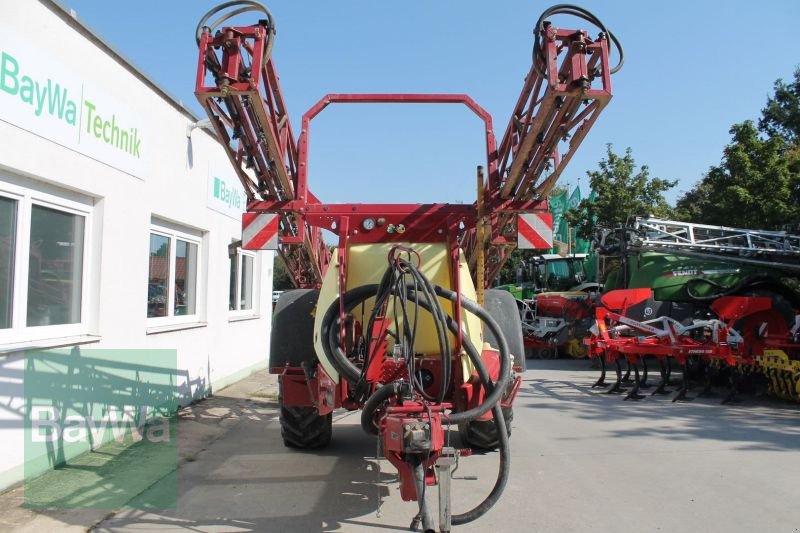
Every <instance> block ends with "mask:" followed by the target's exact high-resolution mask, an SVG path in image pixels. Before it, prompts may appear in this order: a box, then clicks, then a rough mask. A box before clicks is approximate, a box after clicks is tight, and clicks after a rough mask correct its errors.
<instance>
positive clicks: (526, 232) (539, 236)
mask: <svg viewBox="0 0 800 533" xmlns="http://www.w3.org/2000/svg"><path fill="white" fill-rule="evenodd" d="M552 247H553V215H552V214H550V213H525V214H524V215H517V248H520V249H523V250H543V249H546V248H552Z"/></svg>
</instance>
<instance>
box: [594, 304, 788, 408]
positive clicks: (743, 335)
mask: <svg viewBox="0 0 800 533" xmlns="http://www.w3.org/2000/svg"><path fill="white" fill-rule="evenodd" d="M600 303H601V305H599V306H598V307H597V308H596V310H595V317H596V324H595V325H594V326H593V327H592V330H591V332H592V333H591V336H590V337H589V338H587V339H585V341H584V343H585V344H586V345H587V346H588V351H589V357H597V358H598V359H599V361H600V365H601V375H600V379H598V380H597V382H596V383H595V384H594V385H593V387H598V386H602V385H605V384H606V381H605V378H606V365H607V364H608V363H613V364H614V365H615V369H616V380H615V381H614V383H613V384H612V385H611V387H610V388H609V389H608V393H619V392H627V394H626V395H625V399H626V400H628V399H634V400H639V399H642V398H644V396H643V395H641V394H640V391H641V390H642V389H643V388H645V387H647V386H648V384H647V378H648V375H647V372H648V369H647V359H648V358H651V359H653V358H654V359H656V360H657V361H658V363H659V368H660V374H661V380H660V382H659V383H658V385H657V386H656V388H655V390H654V391H653V393H652V394H668V393H669V392H670V391H668V390H667V389H666V387H667V385H668V384H669V379H670V374H671V367H672V360H674V361H675V362H676V363H677V364H678V365H679V366H680V367H681V368H682V369H683V377H682V379H681V384H680V388H679V390H678V391H677V393H676V394H675V396H674V397H673V399H672V401H673V402H674V401H678V400H690V399H691V398H689V397H688V396H687V392H688V391H689V377H690V364H693V363H697V366H698V367H702V368H703V369H704V374H705V386H704V388H703V391H702V392H701V393H700V395H701V396H703V395H707V394H708V393H709V392H710V390H711V385H712V381H713V378H714V377H715V376H716V375H718V374H719V373H720V371H722V370H727V372H728V374H729V380H730V384H731V389H730V392H729V393H728V395H727V396H726V397H725V399H724V400H723V403H727V402H730V401H732V400H734V399H735V398H736V395H737V393H738V392H739V387H740V384H741V381H742V378H743V377H749V376H751V375H753V374H757V373H758V374H761V375H764V376H766V377H767V378H768V379H769V380H770V392H772V393H773V394H775V395H777V396H781V397H786V398H790V399H795V400H797V399H798V398H800V379H798V378H800V316H798V317H797V318H796V320H795V326H794V327H793V328H792V329H791V330H790V329H789V328H788V327H787V326H786V322H785V320H784V318H783V317H782V316H781V315H780V314H779V313H778V312H777V311H775V310H773V308H772V300H771V299H770V298H764V297H751V296H724V297H721V298H718V299H717V300H715V301H714V302H713V303H712V304H711V305H710V308H711V311H712V312H713V316H711V317H709V318H705V319H697V318H693V319H688V320H684V321H682V322H681V321H679V320H676V319H675V318H672V317H669V316H657V317H654V318H650V319H645V320H641V321H640V320H638V319H637V318H638V317H640V316H642V317H648V316H652V315H654V314H656V313H655V312H654V309H655V308H656V307H657V302H655V301H654V300H653V293H652V290H651V289H623V290H615V291H610V292H608V293H606V294H604V295H603V296H602V297H601V298H600ZM634 317H636V318H634ZM623 361H624V362H625V363H626V364H627V370H626V372H625V375H624V376H623V371H622V366H621V363H622V362H623ZM631 370H632V371H633V372H634V379H633V385H632V387H631V388H630V389H629V390H628V389H627V388H625V387H624V386H623V382H628V381H630V373H631ZM640 370H641V372H640ZM795 370H796V371H797V372H796V371H795Z"/></svg>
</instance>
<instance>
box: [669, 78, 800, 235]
mask: <svg viewBox="0 0 800 533" xmlns="http://www.w3.org/2000/svg"><path fill="white" fill-rule="evenodd" d="M730 134H731V142H730V144H728V145H727V146H726V147H725V150H724V152H723V155H722V161H721V162H720V164H719V165H717V166H712V167H711V168H710V169H709V170H708V173H706V174H705V176H703V178H702V179H701V180H700V181H699V182H698V183H697V184H696V185H695V186H694V188H692V189H691V190H690V191H688V192H687V193H686V194H684V195H683V196H682V197H681V198H679V199H678V203H677V213H678V216H679V217H681V218H683V219H685V220H688V221H691V222H702V223H706V224H716V225H725V226H734V227H742V228H753V229H756V228H758V229H775V228H781V227H784V226H795V225H797V224H798V223H800V69H797V70H795V73H794V80H793V81H792V82H791V83H784V82H783V80H778V81H776V82H775V93H774V95H773V96H771V97H769V98H768V99H767V105H766V106H765V107H764V109H763V110H762V111H761V118H760V119H759V121H758V127H756V125H755V123H754V122H752V121H745V122H742V123H741V124H734V125H733V127H731V129H730Z"/></svg>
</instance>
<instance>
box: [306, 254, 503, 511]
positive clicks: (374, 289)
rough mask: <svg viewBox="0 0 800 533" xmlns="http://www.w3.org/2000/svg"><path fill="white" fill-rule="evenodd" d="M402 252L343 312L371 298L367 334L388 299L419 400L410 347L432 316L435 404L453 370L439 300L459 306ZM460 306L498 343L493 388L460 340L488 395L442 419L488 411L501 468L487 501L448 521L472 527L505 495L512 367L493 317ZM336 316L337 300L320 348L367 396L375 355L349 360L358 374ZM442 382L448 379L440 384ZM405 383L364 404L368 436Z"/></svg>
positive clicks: (474, 351) (349, 296)
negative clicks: (437, 362)
mask: <svg viewBox="0 0 800 533" xmlns="http://www.w3.org/2000/svg"><path fill="white" fill-rule="evenodd" d="M403 251H404V252H406V254H407V257H406V258H402V257H399V256H392V254H391V253H390V266H389V268H388V269H387V270H386V272H385V273H384V275H383V277H382V279H381V282H380V284H377V285H376V284H371V285H362V286H360V287H356V288H354V289H351V290H349V291H347V292H345V293H344V295H343V296H342V301H343V307H344V310H345V313H346V314H347V313H350V312H351V311H353V310H354V309H355V308H356V307H358V306H359V305H362V304H364V303H365V302H366V301H367V300H369V299H371V298H375V303H374V306H373V311H372V313H371V315H370V319H369V321H368V325H367V329H366V330H365V331H366V332H372V331H373V329H372V328H373V325H374V322H375V320H377V319H378V317H379V316H381V313H382V312H384V311H385V310H386V309H387V308H388V306H389V305H390V299H393V301H392V302H391V305H392V309H393V310H394V311H395V312H394V317H395V322H394V325H395V331H393V332H390V333H389V334H390V335H392V336H393V337H394V338H395V341H397V344H398V345H399V346H400V352H401V355H402V356H403V358H404V359H405V361H406V363H407V364H408V363H409V362H411V365H412V366H409V375H408V379H409V382H410V385H411V388H412V390H413V391H415V392H416V393H418V394H420V395H421V396H422V397H423V398H430V395H427V394H425V391H424V390H422V389H423V386H422V383H420V382H419V380H418V379H417V378H416V377H415V374H414V372H413V368H414V367H413V359H414V350H413V347H414V344H413V341H414V340H416V332H417V320H418V316H419V310H420V309H423V310H425V311H426V312H428V313H429V314H431V316H432V317H433V321H434V324H435V327H436V332H437V338H438V339H439V343H440V349H441V350H443V351H442V352H441V354H440V355H441V363H442V366H443V369H444V367H445V366H446V367H447V370H446V373H445V372H443V374H442V377H443V379H442V386H441V388H440V391H439V394H437V396H436V398H435V399H434V401H436V402H437V403H442V400H443V398H444V394H445V393H446V391H447V389H448V388H449V381H450V379H451V376H450V369H451V367H452V355H451V353H450V340H449V334H448V331H449V332H450V333H452V334H454V335H456V334H458V330H459V325H458V324H457V323H456V322H455V320H453V318H452V317H450V316H449V315H448V314H447V313H445V312H444V309H443V308H442V306H441V303H440V301H439V298H443V299H446V300H449V301H451V302H454V303H455V302H457V301H458V294H457V293H456V292H455V291H452V290H450V289H447V288H445V287H441V286H438V285H434V284H433V283H431V281H430V280H429V279H428V278H426V277H425V276H424V275H423V274H422V273H421V272H420V271H419V263H417V264H414V261H413V260H412V258H411V254H412V253H415V252H413V251H411V250H408V249H404V250H403ZM417 257H418V256H417ZM412 303H413V311H414V312H413V313H411V312H410V310H411V309H412V308H410V307H409V305H410V304H412ZM461 305H462V307H463V309H465V310H466V311H467V312H469V313H472V314H474V315H475V316H477V317H478V318H479V319H480V320H481V321H482V322H483V324H484V325H485V326H486V328H487V329H488V330H490V331H491V332H492V334H493V335H494V337H495V339H497V343H498V348H499V351H500V375H499V378H498V380H497V382H492V379H491V376H490V375H489V371H488V369H487V368H486V365H485V364H484V362H483V359H482V358H481V352H480V351H479V349H478V348H476V347H475V346H474V345H473V344H472V342H471V341H470V339H469V338H468V337H467V336H464V337H463V339H462V344H463V347H464V350H465V351H466V353H467V356H468V357H469V358H470V360H471V361H472V364H473V365H474V366H475V369H476V371H477V373H478V376H479V379H480V380H481V383H482V384H483V386H484V388H485V389H486V391H487V396H486V397H485V398H484V401H483V403H481V404H480V405H478V406H476V407H473V408H472V409H468V410H466V411H462V412H456V413H450V414H449V415H447V416H446V417H445V418H446V421H447V423H448V424H460V423H466V422H470V421H472V420H476V419H477V418H478V417H480V416H482V415H484V414H485V413H487V412H488V411H489V410H491V411H492V414H493V419H494V423H495V428H496V430H497V435H498V438H499V451H500V464H499V467H498V475H497V478H496V481H495V484H494V486H493V488H492V490H491V491H490V493H489V495H488V496H487V497H486V498H485V499H484V500H483V502H481V503H480V504H479V505H477V506H476V507H475V508H473V509H472V510H470V511H467V512H465V513H461V514H454V515H453V516H452V523H453V525H459V524H466V523H468V522H472V521H473V520H476V519H477V518H479V517H481V516H483V515H484V514H485V513H486V512H487V511H488V510H489V509H491V507H492V506H493V505H494V504H495V503H496V502H497V501H498V500H499V498H500V495H501V494H502V492H503V490H504V489H505V486H506V483H507V481H508V476H509V473H510V471H511V462H510V448H509V442H508V430H507V428H506V422H505V418H504V416H503V410H502V408H501V406H500V400H501V399H502V396H503V394H504V392H505V391H506V390H507V388H508V385H509V383H510V381H511V370H512V362H511V355H510V352H509V349H508V343H507V342H506V339H505V336H504V335H503V332H502V330H501V328H500V326H499V324H497V322H496V321H495V320H494V319H493V318H492V316H491V315H490V314H489V313H488V312H487V311H486V310H485V309H483V307H481V306H480V305H478V303H477V302H474V301H472V300H470V299H467V298H464V297H463V296H462V297H461ZM339 311H340V305H339V299H336V300H335V301H334V302H332V303H331V305H330V306H329V307H328V309H327V311H326V312H325V315H324V316H323V319H322V331H321V336H322V339H323V342H322V347H323V350H324V351H325V354H326V356H327V358H328V360H329V361H331V363H332V364H333V365H334V367H335V368H336V369H337V371H338V372H339V373H340V374H341V375H342V376H343V377H344V378H345V379H346V380H347V381H348V382H349V383H350V384H352V385H353V386H354V389H355V391H356V394H363V393H364V392H365V391H369V388H370V387H369V383H367V382H366V376H365V372H366V369H367V368H368V366H369V361H371V359H372V358H373V357H375V356H376V355H377V354H376V353H362V354H361V356H360V357H357V358H354V359H356V360H358V361H359V362H360V364H361V367H360V368H359V366H358V365H357V364H356V363H355V362H354V361H353V360H351V358H350V357H348V355H347V354H346V353H345V352H344V350H343V349H342V342H341V322H340V318H339ZM399 316H402V325H401V324H400V323H399ZM412 317H413V319H412ZM326 341H327V342H326ZM362 349H363V348H362ZM445 376H447V377H446V378H445ZM409 382H403V381H395V382H392V383H388V384H384V385H383V386H382V387H379V388H378V389H377V390H376V391H375V392H374V393H373V394H372V395H370V396H369V397H368V398H367V399H366V402H365V403H364V407H363V409H362V412H361V425H362V428H363V429H364V430H365V431H366V432H367V433H370V434H377V428H376V427H375V424H374V419H375V413H376V411H377V410H378V409H380V408H381V406H383V405H384V404H385V403H386V402H387V401H390V400H391V399H392V398H393V397H398V398H399V397H402V396H404V395H408V394H409V392H410V391H409V390H408V383H409Z"/></svg>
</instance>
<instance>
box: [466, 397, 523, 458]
mask: <svg viewBox="0 0 800 533" xmlns="http://www.w3.org/2000/svg"><path fill="white" fill-rule="evenodd" d="M503 418H505V420H506V431H507V432H508V435H509V436H511V421H512V420H514V410H513V409H512V408H511V407H503ZM458 434H459V436H460V437H461V442H462V443H463V444H465V445H467V446H469V447H470V448H474V449H479V450H494V449H496V448H497V447H498V446H499V445H500V439H499V438H498V436H497V426H496V425H495V423H494V420H473V421H472V422H466V423H464V424H459V425H458Z"/></svg>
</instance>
